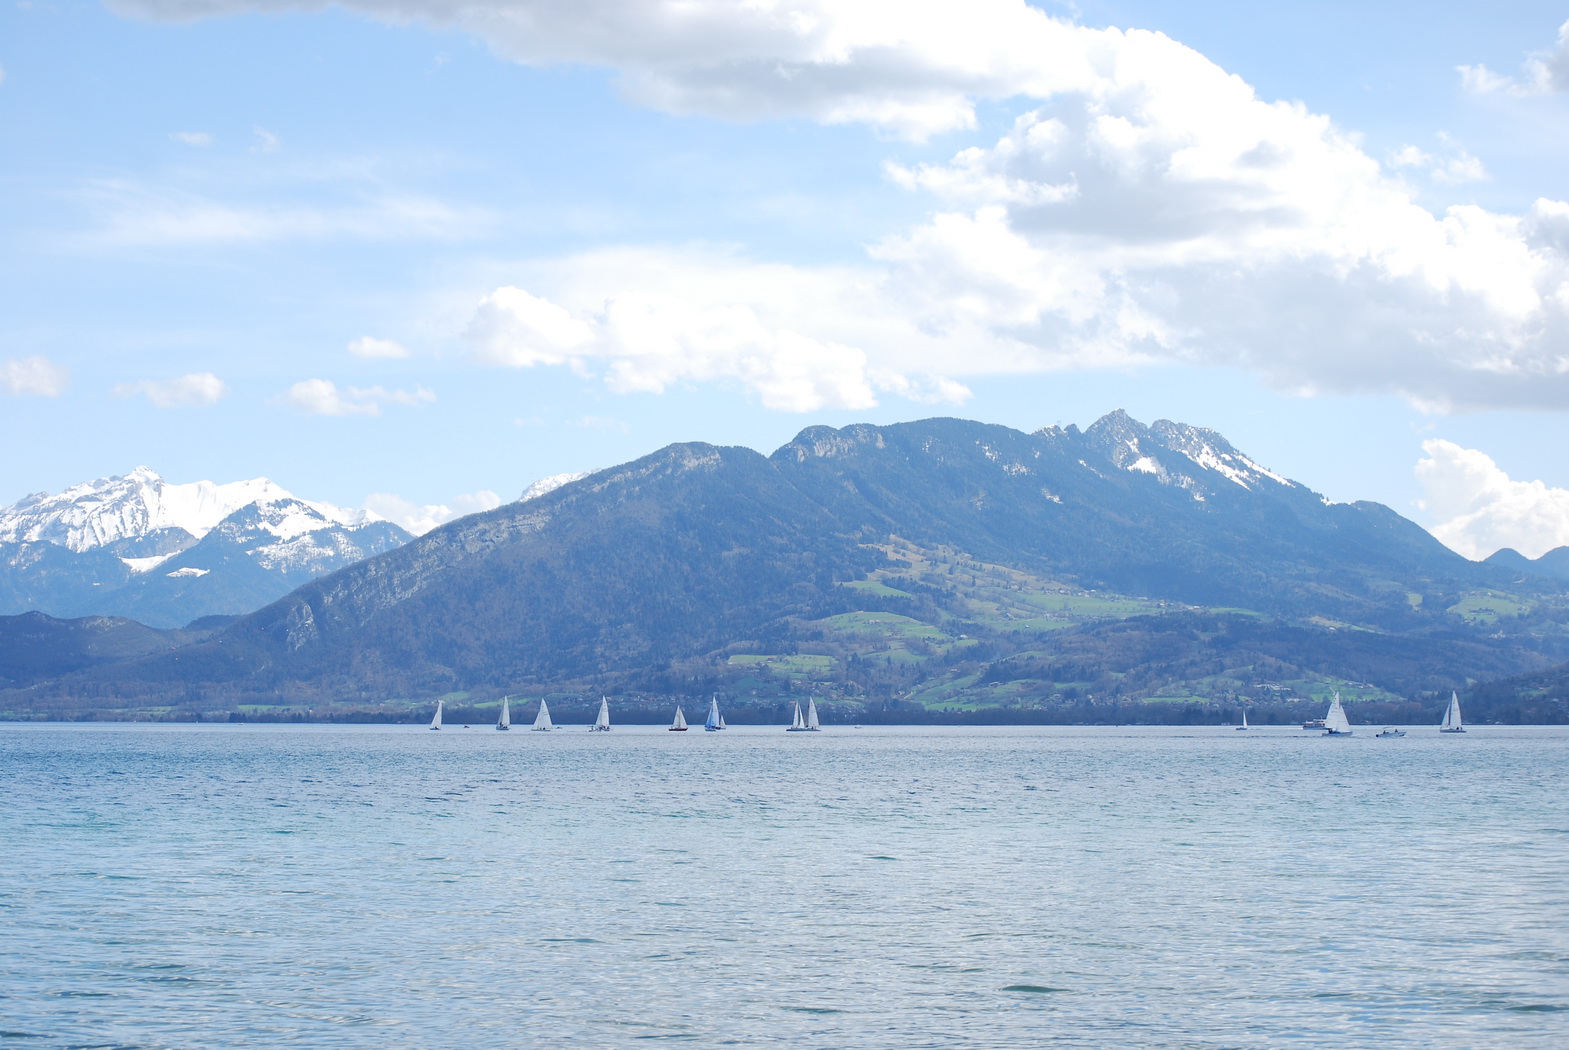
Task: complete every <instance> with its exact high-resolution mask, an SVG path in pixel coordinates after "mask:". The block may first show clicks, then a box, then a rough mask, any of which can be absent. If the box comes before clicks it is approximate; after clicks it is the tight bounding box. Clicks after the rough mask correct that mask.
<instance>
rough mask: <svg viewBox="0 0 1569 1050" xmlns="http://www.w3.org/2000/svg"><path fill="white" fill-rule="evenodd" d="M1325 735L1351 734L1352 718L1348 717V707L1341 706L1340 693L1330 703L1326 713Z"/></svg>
mask: <svg viewBox="0 0 1569 1050" xmlns="http://www.w3.org/2000/svg"><path fill="white" fill-rule="evenodd" d="M1324 735H1325V736H1350V735H1351V720H1350V719H1348V718H1347V717H1346V709H1345V708H1343V707H1341V706H1340V694H1339V693H1336V694H1335V698H1334V699H1333V700H1331V701H1330V703H1329V711H1328V712H1327V713H1326V714H1325V715H1324Z"/></svg>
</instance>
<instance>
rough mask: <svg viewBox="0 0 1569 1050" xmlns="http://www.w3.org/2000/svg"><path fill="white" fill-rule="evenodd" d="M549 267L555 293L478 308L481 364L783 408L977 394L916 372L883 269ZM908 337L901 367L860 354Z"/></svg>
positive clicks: (679, 264)
mask: <svg viewBox="0 0 1569 1050" xmlns="http://www.w3.org/2000/svg"><path fill="white" fill-rule="evenodd" d="M548 270H549V274H548V276H545V275H544V274H541V280H543V281H546V282H548V283H551V284H553V285H554V290H555V291H556V296H555V297H554V298H552V297H547V296H545V295H542V294H535V293H534V292H529V291H525V290H524V289H522V288H518V287H512V286H508V287H503V288H498V289H496V290H495V291H494V292H492V293H490V294H489V295H487V296H485V297H484V298H483V299H482V300H481V301H480V303H479V306H478V308H477V309H476V311H475V313H474V316H473V318H472V320H471V321H470V323H469V326H468V330H467V333H466V334H467V337H468V339H469V341H470V342H471V344H472V346H473V348H474V356H475V358H476V359H477V360H478V361H480V362H481V363H484V364H489V365H496V366H501V367H511V368H527V367H533V366H541V365H566V366H569V367H572V368H574V369H576V370H578V371H579V372H581V373H584V374H598V375H601V376H602V377H603V380H604V382H605V383H606V384H607V385H608V386H609V388H610V389H611V390H613V391H616V392H619V393H627V392H633V391H641V392H648V393H659V392H661V391H663V390H666V389H668V388H669V387H670V386H672V385H676V384H683V383H702V382H711V381H723V382H731V383H735V384H738V385H739V386H741V387H742V388H743V389H745V390H747V391H748V392H749V393H751V394H752V395H753V396H755V397H756V398H757V399H758V401H760V402H761V403H762V404H763V405H764V406H765V407H767V408H771V409H776V410H780V411H787V412H809V411H816V410H819V409H824V408H848V409H864V408H869V407H871V406H873V405H875V404H876V403H877V396H876V394H877V391H879V390H882V391H889V392H893V393H896V394H900V395H903V396H907V397H912V398H914V399H921V400H928V401H936V400H954V401H957V400H962V399H963V398H964V397H966V396H968V393H969V392H968V390H967V389H965V388H964V387H963V386H962V385H961V384H959V383H957V382H956V381H954V380H951V379H948V378H945V377H942V376H937V375H931V374H927V370H925V369H923V368H921V367H920V362H919V361H918V360H916V359H917V358H919V356H920V354H921V351H922V349H923V348H924V347H925V345H926V343H927V342H929V340H925V339H923V338H922V337H921V336H920V334H919V333H918V332H916V331H914V330H913V329H912V328H911V327H910V326H909V325H908V324H907V323H906V322H905V321H903V320H902V319H901V318H899V317H898V315H897V314H896V313H895V312H893V310H892V308H891V304H889V303H887V302H885V301H882V300H881V299H880V298H879V294H878V287H879V286H878V280H877V277H876V275H875V273H857V272H855V271H849V270H844V271H833V270H821V269H818V270H814V269H809V268H797V267H789V266H780V265H770V264H759V263H752V262H749V261H747V260H744V259H740V258H737V257H736V256H734V255H733V254H728V253H724V252H705V251H702V250H693V251H689V252H685V253H679V252H668V251H666V252H662V251H654V250H619V251H606V252H593V253H586V254H584V255H582V256H577V257H573V258H571V259H566V260H556V261H554V262H553V263H552V264H551V266H550V267H548ZM796 322H803V323H807V324H810V325H812V326H813V327H814V328H816V329H817V331H815V332H806V331H802V330H801V329H800V328H799V327H797V325H796ZM901 337H903V339H904V340H905V343H906V345H905V351H906V356H905V360H903V361H900V360H897V359H896V358H897V356H898V355H890V356H888V357H886V359H882V358H880V359H879V360H875V361H874V360H873V359H872V358H871V357H870V356H869V354H868V352H867V351H866V350H864V349H862V347H863V346H868V345H870V346H873V347H876V348H878V350H879V351H881V350H882V349H884V348H891V347H892V346H893V345H894V344H895V343H898V342H900V341H901Z"/></svg>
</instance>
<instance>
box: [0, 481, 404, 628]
mask: <svg viewBox="0 0 1569 1050" xmlns="http://www.w3.org/2000/svg"><path fill="white" fill-rule="evenodd" d="M408 539H409V534H408V533H407V532H405V531H404V530H403V529H401V528H399V527H398V526H396V525H394V524H392V523H391V522H389V521H386V520H385V519H383V518H381V517H380V516H378V515H376V514H374V513H372V512H370V511H366V510H348V509H345V508H342V507H336V506H333V505H332V504H330V503H322V502H317V501H312V500H303V499H299V498H298V497H296V496H294V495H292V494H290V493H289V492H288V491H286V490H285V489H283V488H282V487H280V486H279V485H276V484H274V483H273V482H271V481H269V480H267V479H266V478H254V479H252V480H249V481H237V482H232V483H230V484H225V485H216V484H213V483H212V482H210V481H198V482H192V483H190V484H184V485H175V484H170V483H169V482H166V481H164V480H163V478H161V477H159V476H158V474H157V473H155V472H154V471H152V470H151V469H149V468H147V467H138V468H136V469H135V470H133V471H131V472H130V473H129V474H126V475H123V476H119V477H109V478H100V479H98V480H96V481H90V482H86V483H84V484H81V485H75V486H73V487H71V488H69V489H66V490H65V491H64V492H61V493H59V494H58V495H49V494H47V493H38V494H35V495H32V496H28V497H27V498H26V499H23V500H21V501H20V502H18V503H16V504H15V505H13V506H11V507H8V508H5V509H4V510H0V613H15V612H23V611H26V610H29V609H37V610H40V611H43V612H48V613H51V614H54V615H71V616H75V615H88V614H93V615H123V616H131V617H133V618H137V619H140V620H142V621H143V622H145V623H148V624H152V625H154V626H179V625H181V624H184V623H186V622H188V621H190V620H192V619H195V618H196V617H199V616H205V615H212V614H219V613H221V614H239V613H244V612H249V611H250V610H252V609H254V608H257V607H258V606H260V605H264V604H266V603H267V602H268V601H271V600H273V599H274V598H277V597H280V596H282V595H283V594H286V593H287V592H288V591H289V590H290V589H291V588H293V587H296V586H298V585H299V584H301V583H304V582H306V581H307V580H310V579H313V578H315V577H316V576H319V575H322V574H323V573H327V572H332V571H334V570H336V569H340V568H342V567H343V566H345V565H349V564H352V563H353V562H356V561H360V560H361V559H363V558H367V557H369V556H371V555H372V554H379V553H381V552H382V551H385V550H390V549H391V548H393V547H396V546H399V545H400V544H402V543H405V542H407V541H408Z"/></svg>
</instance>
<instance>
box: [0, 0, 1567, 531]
mask: <svg viewBox="0 0 1569 1050" xmlns="http://www.w3.org/2000/svg"><path fill="white" fill-rule="evenodd" d="M454 12H456V13H454ZM1566 19H1569V8H1565V7H1561V6H1554V5H1548V4H1530V3H1520V4H1501V5H1492V6H1489V7H1488V8H1487V9H1486V10H1485V11H1484V10H1482V9H1480V8H1479V7H1478V6H1477V5H1460V4H1447V5H1446V4H1424V5H1421V6H1416V5H1366V4H1357V5H1352V4H1340V5H1336V4H1328V5H1326V4H1311V5H1307V4H1277V5H1257V4H1223V3H1221V4H1205V5H1192V4H1175V3H1172V4H1166V3H1085V4H1081V5H1078V6H1076V7H1068V6H1065V5H1043V6H1039V7H1037V8H1035V9H1029V8H1025V7H1024V6H1023V5H1022V4H1017V3H1012V2H1007V0H975V2H971V3H966V4H944V3H929V4H911V3H904V4H893V3H884V2H881V0H858V2H855V3H843V2H841V3H826V2H806V0H773V2H769V3H759V4H752V5H739V4H731V3H711V2H706V0H694V2H692V3H688V4H683V5H673V4H662V3H640V4H630V3H625V2H619V0H592V2H588V0H585V2H584V3H579V4H574V5H560V4H547V3H531V2H526V0H510V2H509V0H480V2H476V3H472V4H468V5H464V6H462V7H456V6H454V5H451V4H450V3H448V2H446V0H400V2H398V3H390V2H387V0H355V2H353V3H350V4H347V5H344V6H335V7H330V8H328V7H323V6H321V5H316V4H311V3H287V2H278V0H118V2H117V3H114V4H110V5H108V6H101V5H96V4H72V3H45V2H40V0H27V2H23V3H16V2H14V0H9V2H8V3H7V6H5V7H4V8H0V69H3V79H0V368H3V369H4V371H0V380H3V385H0V417H3V422H0V440H3V441H4V442H5V443H6V447H7V448H8V449H9V450H10V454H9V455H7V456H6V457H5V460H4V464H3V466H0V503H11V502H14V501H15V500H17V499H19V498H20V497H22V496H23V495H25V494H27V493H29V492H33V491H39V490H47V491H58V490H59V489H61V488H64V487H66V486H67V485H70V484H73V483H75V482H78V481H83V480H86V479H89V478H93V477H98V476H102V475H106V474H115V473H123V472H125V471H127V470H129V469H131V468H132V467H134V466H136V465H138V464H142V463H145V464H147V465H149V466H152V467H154V468H155V469H157V470H158V471H160V472H161V473H162V474H164V476H165V477H167V478H169V479H170V480H173V481H192V480H197V479H200V478H209V479H212V480H215V481H228V480H234V479H238V478H241V477H251V476H256V475H265V476H268V477H271V478H272V479H274V480H276V481H277V482H279V483H280V484H282V485H284V486H285V487H287V488H289V489H291V490H292V491H294V492H296V493H298V494H300V495H303V496H307V497H310V498H316V499H325V500H329V501H332V502H335V503H339V504H344V505H350V506H358V505H365V504H367V501H369V505H371V506H373V507H376V508H378V509H381V510H382V511H384V512H385V513H388V514H389V515H391V516H400V515H401V516H402V517H403V518H404V520H406V521H407V522H409V523H411V524H426V525H428V524H429V523H430V522H432V521H435V520H439V519H440V518H442V517H444V516H446V515H448V514H450V513H455V512H457V511H459V510H465V509H474V508H476V507H479V506H483V505H486V504H487V503H488V502H489V501H490V500H491V499H492V497H491V496H489V495H487V493H493V494H496V495H497V496H499V498H501V499H512V498H515V497H516V495H517V494H518V493H519V492H520V491H521V490H522V489H523V488H524V487H525V486H526V485H528V484H529V483H530V482H531V481H533V480H535V479H537V478H539V477H542V476H545V475H550V474H556V473H560V472H566V471H580V470H586V469H590V468H594V467H599V466H605V465H609V464H612V463H615V462H620V461H623V460H626V459H630V458H633V457H635V456H638V455H641V454H643V453H645V452H648V451H651V450H653V449H654V448H657V447H659V446H661V445H663V444H665V443H668V442H670V441H677V440H706V441H711V442H715V443H722V444H743V445H749V446H751V447H754V448H758V449H760V450H763V451H770V450H772V449H773V448H774V447H776V446H777V445H779V444H781V443H783V442H784V441H786V440H788V439H789V438H790V437H791V436H792V435H793V434H794V433H796V432H797V431H798V430H800V429H801V428H803V427H805V426H809V425H813V424H820V423H825V424H829V425H835V426H837V425H844V424H846V423H850V422H859V421H871V422H892V421H896V420H902V419H915V418H921V417H924V416H929V415H960V416H965V417H969V418H976V419H982V420H986V421H990V422H998V423H1004V424H1008V425H1011V426H1016V427H1020V428H1025V429H1033V428H1036V427H1039V426H1043V425H1047V424H1051V423H1068V422H1074V423H1078V424H1080V425H1081V426H1082V425H1086V424H1088V423H1089V422H1091V421H1093V420H1094V419H1095V418H1096V417H1098V416H1099V415H1101V414H1103V413H1104V412H1106V411H1109V410H1111V409H1113V408H1118V407H1122V408H1126V409H1128V410H1129V411H1130V412H1132V413H1133V414H1134V415H1135V416H1136V417H1138V418H1141V419H1144V420H1145V421H1151V420H1153V419H1156V418H1161V417H1165V418H1171V419H1177V420H1181V421H1184V422H1188V423H1193V424H1196V425H1201V426H1209V427H1213V428H1215V429H1217V430H1219V431H1221V432H1222V433H1223V434H1225V435H1226V436H1227V437H1229V438H1230V439H1231V440H1232V441H1233V442H1234V443H1235V444H1236V445H1237V446H1238V447H1240V448H1241V449H1243V450H1244V451H1245V452H1247V453H1249V454H1250V455H1252V456H1253V457H1254V458H1256V459H1258V460H1260V461H1261V462H1263V463H1265V464H1266V465H1268V466H1270V467H1271V468H1273V469H1275V470H1278V471H1280V472H1282V473H1285V474H1287V475H1289V476H1291V477H1294V478H1297V479H1299V480H1302V481H1304V482H1306V483H1308V484H1309V485H1311V486H1312V487H1314V488H1316V489H1318V490H1319V491H1321V492H1323V493H1325V494H1326V495H1327V496H1329V497H1330V498H1333V499H1337V500H1351V499H1375V500H1379V501H1382V502H1385V503H1388V504H1390V505H1391V506H1393V507H1394V508H1395V509H1397V510H1399V511H1401V512H1402V513H1405V514H1407V515H1409V516H1411V517H1413V518H1414V519H1415V520H1418V521H1420V522H1422V523H1423V524H1424V525H1427V526H1429V527H1431V528H1433V529H1434V531H1435V532H1436V533H1437V534H1438V535H1439V536H1440V537H1441V538H1443V539H1445V541H1446V542H1449V543H1451V545H1452V546H1455V547H1456V549H1459V550H1461V551H1462V552H1463V553H1468V554H1471V555H1472V556H1478V555H1485V554H1486V553H1489V552H1490V551H1491V550H1492V549H1495V548H1496V547H1497V546H1500V545H1504V544H1509V545H1514V546H1517V547H1519V548H1520V549H1522V550H1525V551H1526V552H1527V553H1529V554H1533V555H1534V554H1539V553H1541V552H1542V551H1544V550H1546V549H1548V548H1550V547H1552V546H1556V545H1559V544H1562V543H1569V491H1566V490H1569V464H1566V462H1565V459H1564V457H1563V456H1562V454H1561V450H1562V449H1563V448H1565V447H1566V438H1569V425H1566V423H1569V416H1566V414H1565V409H1566V408H1569V205H1565V204H1563V203H1562V202H1564V201H1569V185H1566V182H1569V46H1566V45H1565V43H1564V38H1563V37H1562V36H1561V35H1560V26H1561V25H1563V24H1564V23H1565V21H1566ZM1108 27H1114V28H1115V29H1116V30H1119V31H1117V32H1113V31H1108ZM1121 30H1125V31H1126V32H1121ZM443 508H445V509H443Z"/></svg>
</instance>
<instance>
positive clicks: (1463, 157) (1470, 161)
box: [1389, 133, 1488, 186]
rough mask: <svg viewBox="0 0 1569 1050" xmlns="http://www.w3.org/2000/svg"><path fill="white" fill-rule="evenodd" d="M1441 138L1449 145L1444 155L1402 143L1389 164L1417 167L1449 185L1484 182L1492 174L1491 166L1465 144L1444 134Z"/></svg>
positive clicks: (1401, 166) (1442, 141) (1392, 165)
mask: <svg viewBox="0 0 1569 1050" xmlns="http://www.w3.org/2000/svg"><path fill="white" fill-rule="evenodd" d="M1438 138H1439V141H1440V142H1441V143H1442V144H1443V145H1444V147H1445V151H1444V153H1443V154H1433V153H1428V152H1426V151H1425V150H1422V149H1420V148H1418V147H1416V146H1402V147H1401V148H1400V149H1398V150H1396V151H1395V152H1394V153H1393V154H1392V155H1391V156H1390V158H1389V166H1390V167H1392V168H1414V169H1416V170H1418V171H1421V172H1422V173H1423V174H1425V175H1427V176H1428V178H1430V179H1432V180H1433V181H1434V182H1437V183H1441V184H1443V185H1445V186H1458V185H1460V184H1462V183H1466V182H1480V181H1482V180H1483V179H1486V178H1487V177H1488V176H1487V168H1486V167H1485V166H1484V165H1483V164H1482V162H1481V161H1480V160H1478V159H1477V158H1476V157H1475V156H1473V155H1472V154H1471V152H1470V151H1469V150H1467V149H1466V148H1465V147H1464V146H1462V145H1460V144H1459V143H1458V142H1456V141H1454V139H1452V138H1450V137H1449V136H1448V135H1446V134H1443V133H1440V134H1439V136H1438Z"/></svg>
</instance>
